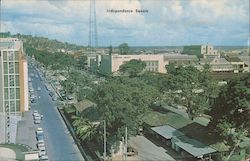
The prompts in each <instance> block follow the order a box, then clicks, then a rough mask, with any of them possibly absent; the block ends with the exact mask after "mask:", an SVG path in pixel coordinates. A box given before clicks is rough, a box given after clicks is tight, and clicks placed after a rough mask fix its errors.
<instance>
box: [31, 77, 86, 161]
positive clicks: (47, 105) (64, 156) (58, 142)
mask: <svg viewBox="0 0 250 161" xmlns="http://www.w3.org/2000/svg"><path fill="white" fill-rule="evenodd" d="M32 84H33V87H34V89H35V90H36V89H37V87H41V91H37V96H38V97H40V98H39V99H38V102H37V103H35V104H33V105H32V106H31V109H32V110H38V112H39V113H41V114H43V115H44V118H43V120H42V123H41V127H42V128H43V129H44V135H45V146H46V149H47V153H48V156H49V160H51V161H83V160H84V159H83V157H82V155H81V153H80V151H79V149H78V148H77V146H76V144H75V143H74V140H73V138H72V136H71V135H70V133H69V131H68V129H67V127H66V125H65V124H64V122H63V120H62V118H61V116H60V114H59V112H58V111H57V108H56V103H55V102H53V101H52V99H51V97H50V96H49V92H48V91H47V90H46V89H45V86H44V82H43V81H40V79H39V78H36V77H34V79H33V80H32Z"/></svg>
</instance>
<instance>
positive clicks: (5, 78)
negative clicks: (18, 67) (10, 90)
mask: <svg viewBox="0 0 250 161" xmlns="http://www.w3.org/2000/svg"><path fill="white" fill-rule="evenodd" d="M8 80H9V79H8V75H4V87H8V86H9V84H8Z"/></svg>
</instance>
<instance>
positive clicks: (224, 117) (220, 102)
mask: <svg viewBox="0 0 250 161" xmlns="http://www.w3.org/2000/svg"><path fill="white" fill-rule="evenodd" d="M210 114H211V116H212V120H211V122H210V127H212V128H215V129H216V130H218V131H224V130H225V131H227V130H228V129H229V128H234V129H235V130H236V131H240V129H248V131H249V129H250V117H249V114H250V76H249V75H248V76H246V77H244V78H240V79H237V80H233V81H230V82H229V83H228V85H227V86H226V87H225V88H223V89H222V91H221V92H220V94H219V97H218V98H216V100H215V103H214V104H213V106H212V110H211V112H210ZM225 125H228V126H225ZM249 132H250V131H249ZM223 134H224V135H225V133H223Z"/></svg>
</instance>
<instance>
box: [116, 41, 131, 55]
mask: <svg viewBox="0 0 250 161" xmlns="http://www.w3.org/2000/svg"><path fill="white" fill-rule="evenodd" d="M118 49H119V53H120V54H121V55H128V54H129V46H128V44H127V43H122V44H120V45H119V46H118Z"/></svg>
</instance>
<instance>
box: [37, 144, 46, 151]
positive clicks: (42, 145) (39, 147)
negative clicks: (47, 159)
mask: <svg viewBox="0 0 250 161" xmlns="http://www.w3.org/2000/svg"><path fill="white" fill-rule="evenodd" d="M37 148H38V150H40V151H45V150H46V149H45V144H44V143H38V144H37Z"/></svg>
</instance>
